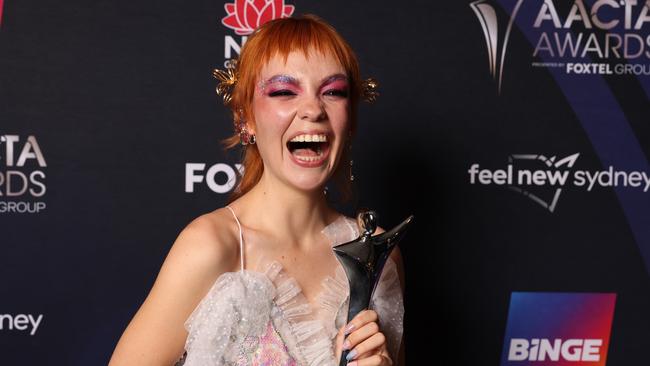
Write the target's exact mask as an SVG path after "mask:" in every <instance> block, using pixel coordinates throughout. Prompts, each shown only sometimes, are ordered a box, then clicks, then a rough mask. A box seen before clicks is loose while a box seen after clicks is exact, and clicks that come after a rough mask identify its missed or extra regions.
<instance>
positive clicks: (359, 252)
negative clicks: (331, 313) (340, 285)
mask: <svg viewBox="0 0 650 366" xmlns="http://www.w3.org/2000/svg"><path fill="white" fill-rule="evenodd" d="M411 222H413V215H411V216H409V217H408V218H407V219H406V220H404V221H403V222H402V223H401V224H399V225H397V226H396V227H394V228H393V229H392V230H390V231H386V232H384V233H381V234H379V235H377V236H372V234H373V233H374V232H375V230H376V229H377V214H376V213H375V212H374V211H365V212H362V213H360V214H359V215H358V216H357V224H358V225H359V229H360V230H359V231H360V233H361V235H360V236H359V237H358V238H357V239H355V240H353V241H350V242H347V243H343V244H339V245H337V246H335V247H334V253H335V254H336V257H337V258H338V260H339V262H341V265H342V266H343V269H345V273H346V274H347V277H348V282H349V284H350V307H349V309H348V323H349V322H350V321H351V320H352V319H353V318H354V317H355V316H356V315H357V314H359V313H360V312H361V311H362V310H364V309H367V308H368V306H369V305H370V299H371V298H372V294H373V292H374V291H375V287H376V286H377V283H378V282H379V278H380V276H381V271H382V270H383V269H384V264H385V263H386V260H387V259H388V256H389V255H390V253H391V252H392V251H393V248H394V247H395V245H397V243H398V242H399V241H400V240H401V239H402V237H403V236H404V232H405V231H406V229H407V228H408V227H409V225H410V224H411ZM348 352H349V350H348V351H343V352H342V354H341V361H340V363H339V366H345V365H347V364H348V360H347V359H346V356H347V355H348Z"/></svg>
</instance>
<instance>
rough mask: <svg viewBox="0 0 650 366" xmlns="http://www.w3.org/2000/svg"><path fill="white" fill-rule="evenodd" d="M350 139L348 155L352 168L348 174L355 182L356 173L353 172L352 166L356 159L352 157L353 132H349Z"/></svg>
mask: <svg viewBox="0 0 650 366" xmlns="http://www.w3.org/2000/svg"><path fill="white" fill-rule="evenodd" d="M348 141H350V144H349V145H348V157H349V158H350V170H349V173H348V174H349V179H350V182H354V173H352V166H353V165H354V160H353V159H352V132H350V133H349V134H348Z"/></svg>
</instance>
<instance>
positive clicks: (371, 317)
mask: <svg viewBox="0 0 650 366" xmlns="http://www.w3.org/2000/svg"><path fill="white" fill-rule="evenodd" d="M377 319H378V317H377V313H376V312H375V311H374V310H364V311H362V312H360V313H359V314H357V316H355V317H354V318H353V319H352V321H350V323H348V325H347V326H346V327H345V335H348V334H350V333H351V332H352V331H353V330H355V329H359V328H361V327H362V326H363V325H364V324H366V323H370V322H375V321H377Z"/></svg>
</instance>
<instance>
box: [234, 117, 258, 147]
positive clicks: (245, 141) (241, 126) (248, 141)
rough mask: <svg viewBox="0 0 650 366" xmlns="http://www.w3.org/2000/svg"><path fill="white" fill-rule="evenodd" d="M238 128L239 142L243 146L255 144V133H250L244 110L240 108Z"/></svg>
mask: <svg viewBox="0 0 650 366" xmlns="http://www.w3.org/2000/svg"><path fill="white" fill-rule="evenodd" d="M237 130H238V131H239V143H241V144H242V145H243V146H246V145H253V144H255V141H256V139H255V134H252V133H248V130H246V120H245V119H244V111H243V110H242V109H241V108H240V109H239V122H237Z"/></svg>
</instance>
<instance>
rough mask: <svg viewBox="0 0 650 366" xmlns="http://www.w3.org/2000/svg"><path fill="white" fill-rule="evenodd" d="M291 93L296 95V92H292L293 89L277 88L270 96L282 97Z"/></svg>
mask: <svg viewBox="0 0 650 366" xmlns="http://www.w3.org/2000/svg"><path fill="white" fill-rule="evenodd" d="M289 95H296V93H294V92H292V91H291V90H276V91H273V92H270V93H269V96H270V97H281V96H289Z"/></svg>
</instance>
